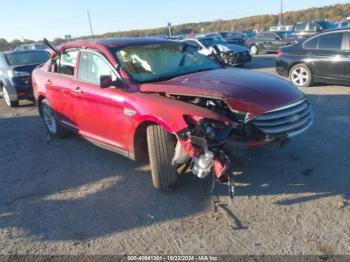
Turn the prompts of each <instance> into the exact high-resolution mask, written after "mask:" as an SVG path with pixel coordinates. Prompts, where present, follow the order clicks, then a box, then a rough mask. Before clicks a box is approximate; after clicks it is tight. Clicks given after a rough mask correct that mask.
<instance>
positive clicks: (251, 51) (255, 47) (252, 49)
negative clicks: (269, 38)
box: [249, 45, 259, 55]
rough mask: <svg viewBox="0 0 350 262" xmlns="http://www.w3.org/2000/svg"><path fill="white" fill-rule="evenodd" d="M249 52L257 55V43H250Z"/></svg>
mask: <svg viewBox="0 0 350 262" xmlns="http://www.w3.org/2000/svg"><path fill="white" fill-rule="evenodd" d="M249 50H250V53H251V54H252V55H258V54H259V47H258V46H257V45H251V46H250V47H249Z"/></svg>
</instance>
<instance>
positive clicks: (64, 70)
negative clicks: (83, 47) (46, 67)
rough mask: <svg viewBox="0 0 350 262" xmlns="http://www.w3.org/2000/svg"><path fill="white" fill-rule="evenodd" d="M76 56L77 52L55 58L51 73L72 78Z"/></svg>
mask: <svg viewBox="0 0 350 262" xmlns="http://www.w3.org/2000/svg"><path fill="white" fill-rule="evenodd" d="M77 56H78V51H77V50H74V51H67V52H65V53H63V54H61V56H60V57H57V58H56V59H55V60H54V62H53V66H52V68H51V71H52V72H55V73H58V74H62V75H69V76H74V70H75V67H76V64H77Z"/></svg>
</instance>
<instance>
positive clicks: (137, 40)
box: [59, 37, 179, 49]
mask: <svg viewBox="0 0 350 262" xmlns="http://www.w3.org/2000/svg"><path fill="white" fill-rule="evenodd" d="M174 43H179V41H174V40H168V39H160V38H148V37H125V38H124V37H120V38H100V39H87V40H75V41H71V42H67V43H64V44H62V45H61V46H60V47H59V49H67V48H79V47H82V48H97V49H98V48H100V47H104V48H123V47H128V46H135V45H153V44H174Z"/></svg>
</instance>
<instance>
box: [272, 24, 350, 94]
mask: <svg viewBox="0 0 350 262" xmlns="http://www.w3.org/2000/svg"><path fill="white" fill-rule="evenodd" d="M349 56H350V29H337V30H332V31H327V32H322V33H320V34H318V35H315V36H313V37H311V38H309V39H306V40H304V41H303V42H301V43H299V44H296V45H293V46H288V47H284V48H282V49H281V50H280V52H279V54H278V59H277V64H276V70H277V72H278V74H280V75H282V76H285V77H289V78H290V79H291V81H292V82H293V83H294V84H295V85H297V86H299V87H305V86H310V85H312V83H313V82H325V83H338V84H350V59H349Z"/></svg>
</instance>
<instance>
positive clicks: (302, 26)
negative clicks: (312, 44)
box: [295, 23, 306, 31]
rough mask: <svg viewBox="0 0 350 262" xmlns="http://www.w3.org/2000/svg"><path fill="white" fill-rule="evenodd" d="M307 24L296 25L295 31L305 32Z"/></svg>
mask: <svg viewBox="0 0 350 262" xmlns="http://www.w3.org/2000/svg"><path fill="white" fill-rule="evenodd" d="M305 30H306V23H298V24H296V25H295V31H305Z"/></svg>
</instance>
